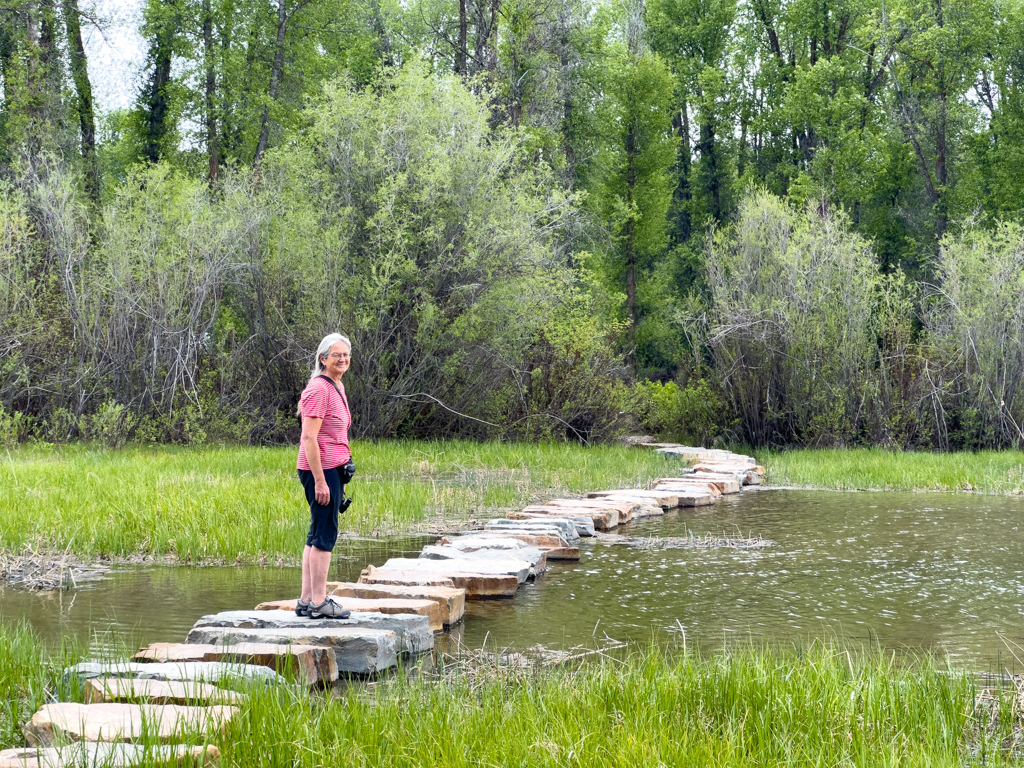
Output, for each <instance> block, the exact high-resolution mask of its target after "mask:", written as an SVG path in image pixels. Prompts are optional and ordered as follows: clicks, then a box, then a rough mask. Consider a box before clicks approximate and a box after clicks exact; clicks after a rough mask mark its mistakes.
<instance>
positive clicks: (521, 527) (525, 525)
mask: <svg viewBox="0 0 1024 768" xmlns="http://www.w3.org/2000/svg"><path fill="white" fill-rule="evenodd" d="M508 528H511V529H514V530H517V531H523V532H525V533H533V532H537V533H538V534H540V535H549V534H548V531H549V530H550V529H551V528H554V529H555V530H556V531H557V532H558V535H560V536H561V537H562V538H563V539H565V540H566V542H568V543H569V544H572V543H573V542H576V541H579V540H580V534H579V532H578V531H577V530H576V526H575V525H574V524H573V523H572V522H571V521H567V520H488V521H487V525H486V526H485V527H484V530H485V531H494V530H499V531H500V530H504V529H508ZM542 532H543V533H542Z"/></svg>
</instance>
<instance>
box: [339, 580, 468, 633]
mask: <svg viewBox="0 0 1024 768" xmlns="http://www.w3.org/2000/svg"><path fill="white" fill-rule="evenodd" d="M327 592H328V594H331V595H335V596H337V597H358V598H361V599H364V600H387V599H390V600H430V601H432V602H433V603H434V604H436V605H437V609H438V613H439V614H440V616H441V623H442V624H443V625H444V626H445V627H451V626H454V625H455V624H458V623H459V622H460V621H462V617H463V615H464V614H465V612H466V590H464V589H455V588H454V587H407V586H401V585H390V584H359V583H346V582H343V581H329V582H327Z"/></svg>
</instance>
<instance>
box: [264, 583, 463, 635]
mask: <svg viewBox="0 0 1024 768" xmlns="http://www.w3.org/2000/svg"><path fill="white" fill-rule="evenodd" d="M328 593H330V588H329V587H328ZM334 602H336V603H337V604H338V605H340V606H341V607H342V608H344V609H345V610H346V611H352V613H385V614H403V613H414V614H416V615H417V616H425V617H426V619H427V621H428V622H430V628H431V629H432V630H434V631H435V632H442V631H444V622H443V620H442V618H441V609H440V607H439V606H438V605H437V604H436V603H434V602H433V601H432V600H403V599H401V598H393V597H392V598H369V599H365V598H360V597H341V596H338V595H335V596H334ZM296 603H298V600H296V599H295V598H292V599H291V600H271V601H269V602H265V603H260V604H259V605H257V606H256V610H257V611H274V610H277V611H291V612H292V613H295V604H296Z"/></svg>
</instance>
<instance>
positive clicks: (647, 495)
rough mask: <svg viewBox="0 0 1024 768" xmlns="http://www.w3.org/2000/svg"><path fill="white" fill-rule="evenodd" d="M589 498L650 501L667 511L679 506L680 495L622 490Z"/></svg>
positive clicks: (595, 494)
mask: <svg viewBox="0 0 1024 768" xmlns="http://www.w3.org/2000/svg"><path fill="white" fill-rule="evenodd" d="M587 497H588V498H591V499H600V498H606V497H612V498H622V499H650V500H652V501H654V502H655V503H657V504H660V505H661V506H662V507H663V508H665V509H674V508H675V507H678V506H679V494H678V493H675V492H669V491H644V490H637V489H629V488H621V489H617V490H611V491H593V492H591V493H588V494H587Z"/></svg>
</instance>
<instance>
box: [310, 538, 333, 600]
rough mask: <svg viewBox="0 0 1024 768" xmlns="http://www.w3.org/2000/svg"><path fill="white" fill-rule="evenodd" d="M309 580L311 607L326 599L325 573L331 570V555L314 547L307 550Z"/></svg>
mask: <svg viewBox="0 0 1024 768" xmlns="http://www.w3.org/2000/svg"><path fill="white" fill-rule="evenodd" d="M309 550H310V552H309V574H310V576H309V578H310V582H311V585H310V589H311V590H312V591H311V593H310V594H311V595H312V597H311V598H310V600H311V601H312V603H313V605H320V603H322V602H323V601H324V600H326V599H327V573H328V571H330V570H331V553H330V552H329V551H328V552H325V551H324V550H322V549H317V548H316V547H310V548H309Z"/></svg>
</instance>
